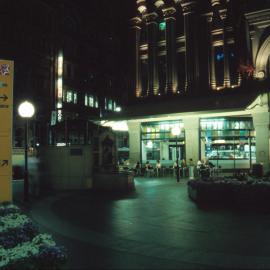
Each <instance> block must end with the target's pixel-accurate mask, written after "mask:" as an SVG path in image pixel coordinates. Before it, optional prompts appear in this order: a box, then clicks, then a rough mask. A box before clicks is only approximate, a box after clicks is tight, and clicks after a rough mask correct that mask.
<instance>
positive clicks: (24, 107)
mask: <svg viewBox="0 0 270 270" xmlns="http://www.w3.org/2000/svg"><path fill="white" fill-rule="evenodd" d="M18 112H19V115H20V116H21V117H23V118H31V117H32V116H33V115H34V114H35V107H34V105H33V104H32V103H30V102H29V101H24V102H23V103H21V104H20V106H19V108H18Z"/></svg>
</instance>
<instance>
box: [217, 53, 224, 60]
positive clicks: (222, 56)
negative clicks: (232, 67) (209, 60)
mask: <svg viewBox="0 0 270 270" xmlns="http://www.w3.org/2000/svg"><path fill="white" fill-rule="evenodd" d="M216 58H217V61H221V60H223V59H224V53H218V54H217V55H216Z"/></svg>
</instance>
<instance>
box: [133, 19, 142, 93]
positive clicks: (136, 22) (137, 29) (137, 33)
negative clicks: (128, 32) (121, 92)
mask: <svg viewBox="0 0 270 270" xmlns="http://www.w3.org/2000/svg"><path fill="white" fill-rule="evenodd" d="M141 22H142V20H141V19H140V18H139V17H135V18H132V19H131V23H132V30H133V37H134V39H135V40H134V43H135V44H134V46H135V48H134V51H135V52H134V53H135V61H136V62H135V92H136V97H140V96H141V95H142V82H141V60H140V37H141Z"/></svg>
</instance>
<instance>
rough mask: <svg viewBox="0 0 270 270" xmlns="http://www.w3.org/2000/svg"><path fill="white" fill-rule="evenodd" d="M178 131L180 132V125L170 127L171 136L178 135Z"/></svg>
mask: <svg viewBox="0 0 270 270" xmlns="http://www.w3.org/2000/svg"><path fill="white" fill-rule="evenodd" d="M180 133H181V129H180V127H178V126H176V127H173V128H172V135H173V136H179V135H180Z"/></svg>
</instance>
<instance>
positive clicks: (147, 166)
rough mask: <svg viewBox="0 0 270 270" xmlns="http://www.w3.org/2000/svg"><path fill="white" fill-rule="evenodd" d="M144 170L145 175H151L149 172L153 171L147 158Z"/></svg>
mask: <svg viewBox="0 0 270 270" xmlns="http://www.w3.org/2000/svg"><path fill="white" fill-rule="evenodd" d="M145 172H146V175H147V176H151V174H152V172H153V167H152V166H151V164H150V163H149V161H148V160H147V161H146V163H145Z"/></svg>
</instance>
